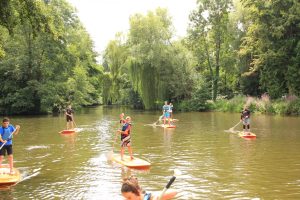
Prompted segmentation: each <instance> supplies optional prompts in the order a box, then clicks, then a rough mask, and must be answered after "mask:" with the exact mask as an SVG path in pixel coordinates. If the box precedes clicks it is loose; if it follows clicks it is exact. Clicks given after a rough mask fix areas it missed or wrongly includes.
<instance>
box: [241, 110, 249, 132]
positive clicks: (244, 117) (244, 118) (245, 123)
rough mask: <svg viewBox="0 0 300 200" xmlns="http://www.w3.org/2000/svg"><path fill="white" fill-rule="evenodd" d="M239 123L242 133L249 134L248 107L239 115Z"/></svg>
mask: <svg viewBox="0 0 300 200" xmlns="http://www.w3.org/2000/svg"><path fill="white" fill-rule="evenodd" d="M241 121H242V122H243V132H244V133H249V132H250V110H249V109H248V106H245V107H244V110H243V111H242V114H241Z"/></svg>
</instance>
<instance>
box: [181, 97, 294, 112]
mask: <svg viewBox="0 0 300 200" xmlns="http://www.w3.org/2000/svg"><path fill="white" fill-rule="evenodd" d="M245 105H247V106H248V107H249V109H250V110H251V112H254V113H264V114H278V115H300V99H299V98H297V97H296V96H287V97H283V98H282V99H277V100H271V99H270V97H269V96H268V95H262V97H261V98H257V97H249V96H236V97H234V98H232V99H218V100H217V101H216V102H212V101H205V102H203V101H202V102H201V101H199V103H198V105H196V106H195V105H193V106H191V105H189V106H188V104H187V103H186V102H185V103H181V104H179V107H178V109H179V110H181V111H221V112H241V110H242V109H243V107H244V106H245Z"/></svg>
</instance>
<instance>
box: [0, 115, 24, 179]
mask: <svg viewBox="0 0 300 200" xmlns="http://www.w3.org/2000/svg"><path fill="white" fill-rule="evenodd" d="M19 130H20V126H19V125H16V127H14V126H13V125H11V124H10V121H9V119H8V118H4V119H3V120H2V127H1V128H0V147H1V149H0V166H1V165H2V161H3V158H4V156H5V154H6V153H7V156H8V162H9V168H10V174H13V173H14V171H13V167H14V164H13V163H14V158H13V148H12V138H13V135H14V134H15V135H17V134H18V133H19Z"/></svg>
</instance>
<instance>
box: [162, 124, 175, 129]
mask: <svg viewBox="0 0 300 200" xmlns="http://www.w3.org/2000/svg"><path fill="white" fill-rule="evenodd" d="M161 127H163V128H176V126H175V125H169V124H165V125H161Z"/></svg>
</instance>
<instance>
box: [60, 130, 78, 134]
mask: <svg viewBox="0 0 300 200" xmlns="http://www.w3.org/2000/svg"><path fill="white" fill-rule="evenodd" d="M75 132H76V131H75V129H70V130H62V131H60V132H59V133H61V134H72V133H75Z"/></svg>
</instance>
